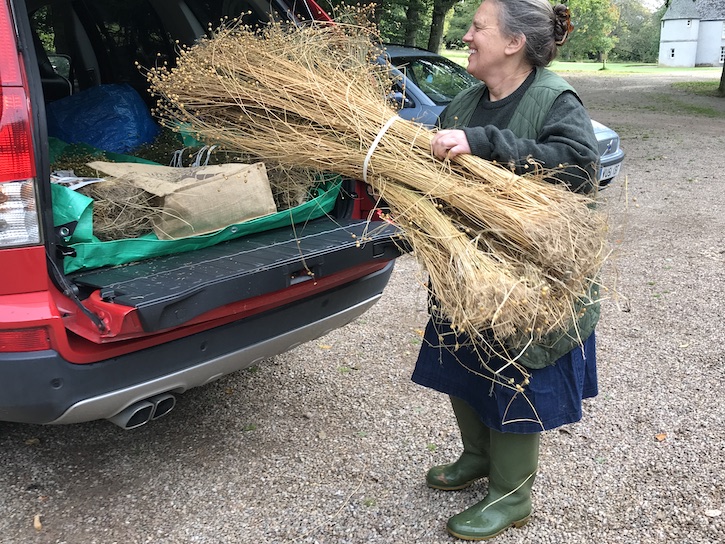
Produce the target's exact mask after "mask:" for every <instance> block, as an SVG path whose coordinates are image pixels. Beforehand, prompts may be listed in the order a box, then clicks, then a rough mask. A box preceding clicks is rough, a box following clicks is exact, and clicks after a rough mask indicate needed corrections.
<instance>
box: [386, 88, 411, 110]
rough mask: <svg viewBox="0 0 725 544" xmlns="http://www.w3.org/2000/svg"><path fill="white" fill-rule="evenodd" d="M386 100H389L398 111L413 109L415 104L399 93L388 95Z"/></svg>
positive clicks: (394, 92)
mask: <svg viewBox="0 0 725 544" xmlns="http://www.w3.org/2000/svg"><path fill="white" fill-rule="evenodd" d="M388 100H390V102H392V104H393V106H394V107H395V108H397V109H399V110H402V109H404V108H414V107H415V102H413V101H412V100H411V99H410V98H408V97H407V96H405V95H404V94H403V93H401V92H400V91H393V92H392V93H390V94H389V95H388Z"/></svg>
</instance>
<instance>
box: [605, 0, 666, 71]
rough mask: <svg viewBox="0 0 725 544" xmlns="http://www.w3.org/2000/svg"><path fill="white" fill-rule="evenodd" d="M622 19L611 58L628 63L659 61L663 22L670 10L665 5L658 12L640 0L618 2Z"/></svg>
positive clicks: (616, 29) (617, 28) (616, 32)
mask: <svg viewBox="0 0 725 544" xmlns="http://www.w3.org/2000/svg"><path fill="white" fill-rule="evenodd" d="M615 3H616V5H617V6H618V7H619V13H620V16H619V20H618V21H617V24H616V25H615V28H614V32H613V35H614V36H616V38H617V44H616V45H615V46H614V48H613V49H612V51H611V54H610V58H611V59H613V60H621V61H626V62H657V59H658V56H659V45H660V43H659V42H660V28H661V26H660V20H661V19H662V15H663V14H664V12H665V10H666V9H667V8H666V7H665V6H664V5H663V6H662V7H661V8H660V9H659V10H657V11H655V12H654V13H652V12H651V11H650V10H648V9H647V8H645V7H644V6H643V5H642V4H641V2H640V0H615Z"/></svg>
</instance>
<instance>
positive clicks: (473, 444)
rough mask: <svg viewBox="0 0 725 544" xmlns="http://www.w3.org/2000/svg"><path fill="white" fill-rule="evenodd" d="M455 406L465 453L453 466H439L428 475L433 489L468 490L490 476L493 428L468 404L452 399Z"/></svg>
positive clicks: (426, 479) (427, 480)
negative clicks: (491, 433)
mask: <svg viewBox="0 0 725 544" xmlns="http://www.w3.org/2000/svg"><path fill="white" fill-rule="evenodd" d="M451 405H452V406H453V412H454V413H455V414H456V420H457V421H458V428H459V429H460V431H461V441H462V442H463V453H462V454H461V456H460V457H459V458H458V459H457V460H456V461H454V462H453V463H449V464H447V465H438V466H435V467H433V468H431V469H430V470H429V471H428V474H426V475H425V481H426V483H427V484H428V486H429V487H432V488H435V489H443V490H444V491H454V490H456V489H463V488H464V487H468V486H469V485H471V484H472V483H473V482H475V481H476V480H478V479H479V478H483V477H484V476H488V468H489V461H488V445H489V428H488V427H486V426H485V425H484V424H483V423H482V422H481V420H480V419H479V417H478V414H476V412H475V411H474V409H473V408H471V406H470V405H469V404H468V403H467V402H466V401H464V400H461V399H459V398H456V397H451Z"/></svg>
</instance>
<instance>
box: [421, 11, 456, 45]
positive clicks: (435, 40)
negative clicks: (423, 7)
mask: <svg viewBox="0 0 725 544" xmlns="http://www.w3.org/2000/svg"><path fill="white" fill-rule="evenodd" d="M455 3H456V0H435V1H434V3H433V15H432V17H431V22H430V35H429V37H428V47H427V49H428V51H432V52H433V53H438V51H439V50H440V48H441V42H442V41H443V23H444V21H445V18H446V15H447V14H448V12H449V11H450V10H451V8H452V7H453V4H455Z"/></svg>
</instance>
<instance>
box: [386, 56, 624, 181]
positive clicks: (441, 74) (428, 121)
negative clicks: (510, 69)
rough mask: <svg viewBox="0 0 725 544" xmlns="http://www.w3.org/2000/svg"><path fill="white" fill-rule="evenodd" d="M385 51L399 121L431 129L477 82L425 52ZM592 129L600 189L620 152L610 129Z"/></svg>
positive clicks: (616, 166)
mask: <svg viewBox="0 0 725 544" xmlns="http://www.w3.org/2000/svg"><path fill="white" fill-rule="evenodd" d="M385 52H386V54H387V57H388V60H389V61H390V63H391V64H392V65H393V66H394V75H395V76H396V77H398V78H399V82H398V83H397V88H396V91H397V96H396V100H397V101H398V103H399V104H400V106H401V107H400V111H399V112H398V114H399V115H400V116H401V117H402V118H403V119H408V120H412V121H417V122H419V123H422V124H424V125H426V126H429V127H433V126H435V123H436V120H437V119H438V116H439V115H440V113H441V112H442V111H443V110H444V109H445V107H446V106H447V105H448V103H449V102H450V101H451V100H453V97H454V96H456V94H458V93H459V92H461V91H462V90H464V89H466V88H468V87H470V86H471V85H475V84H476V83H478V82H479V81H478V80H477V79H476V78H475V77H473V76H472V75H471V74H469V73H468V72H467V71H466V69H465V68H464V67H463V66H461V65H460V64H457V63H455V62H453V61H451V60H449V59H447V58H446V57H444V56H442V55H438V54H436V53H431V52H430V51H427V50H425V49H418V48H416V47H406V46H399V45H386V46H385ZM592 126H593V128H594V133H595V135H596V137H597V141H598V143H599V156H600V159H599V160H600V166H599V186H600V187H604V186H606V185H607V184H609V183H610V182H611V181H612V180H613V179H614V178H615V177H616V176H617V174H619V170H620V168H621V166H622V161H623V160H624V151H623V150H622V149H621V148H620V146H619V135H618V134H617V133H616V132H615V131H614V130H612V129H611V128H609V127H607V126H605V125H603V124H601V123H598V122H597V121H594V120H592Z"/></svg>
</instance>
